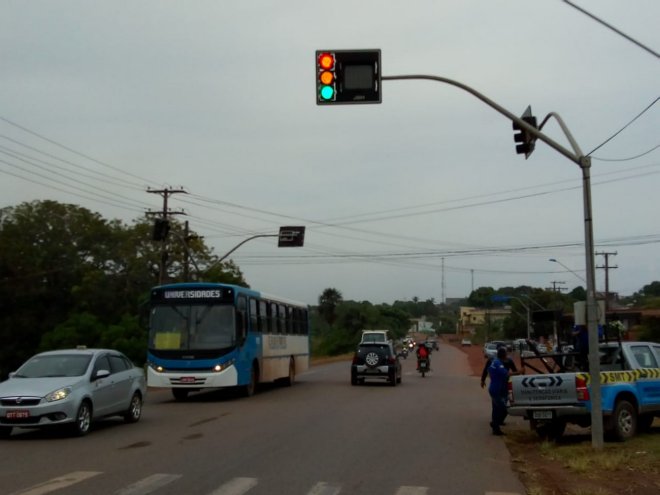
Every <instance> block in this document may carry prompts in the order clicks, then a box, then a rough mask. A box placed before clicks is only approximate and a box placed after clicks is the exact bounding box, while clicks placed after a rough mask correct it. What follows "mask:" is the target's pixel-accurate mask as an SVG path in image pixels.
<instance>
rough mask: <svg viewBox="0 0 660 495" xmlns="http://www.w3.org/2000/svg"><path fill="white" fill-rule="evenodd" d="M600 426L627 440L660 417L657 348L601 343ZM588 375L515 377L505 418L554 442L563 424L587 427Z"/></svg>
mask: <svg viewBox="0 0 660 495" xmlns="http://www.w3.org/2000/svg"><path fill="white" fill-rule="evenodd" d="M599 349H600V364H601V373H600V381H601V392H602V410H603V426H604V430H605V434H606V436H607V438H608V439H612V440H625V439H627V438H630V437H632V436H633V435H635V433H636V432H637V431H640V430H647V429H649V428H650V426H651V424H652V423H653V419H654V417H655V416H658V417H660V344H659V343H653V342H620V343H617V342H609V343H603V344H600V348H599ZM590 385H591V377H590V376H589V373H585V372H573V373H549V374H535V375H526V374H525V375H516V376H512V377H511V379H510V380H509V414H511V415H514V416H523V417H524V418H525V419H527V420H529V421H530V426H531V427H532V429H533V430H535V431H536V432H537V433H538V434H539V435H540V436H541V437H550V438H558V437H560V436H561V435H562V434H563V433H564V429H565V428H566V424H567V423H575V424H578V425H580V426H584V427H587V426H589V425H590V423H591V400H590Z"/></svg>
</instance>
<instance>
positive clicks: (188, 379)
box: [181, 376, 195, 383]
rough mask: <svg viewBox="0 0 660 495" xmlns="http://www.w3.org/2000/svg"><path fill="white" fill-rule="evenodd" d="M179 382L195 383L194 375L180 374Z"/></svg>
mask: <svg viewBox="0 0 660 495" xmlns="http://www.w3.org/2000/svg"><path fill="white" fill-rule="evenodd" d="M181 383H195V377H194V376H182V377H181Z"/></svg>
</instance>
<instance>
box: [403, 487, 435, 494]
mask: <svg viewBox="0 0 660 495" xmlns="http://www.w3.org/2000/svg"><path fill="white" fill-rule="evenodd" d="M428 492H429V489H428V488H427V487H425V486H400V487H399V489H398V490H397V491H396V495H426V494H427V493H428Z"/></svg>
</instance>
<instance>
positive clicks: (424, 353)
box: [417, 344, 431, 370]
mask: <svg viewBox="0 0 660 495" xmlns="http://www.w3.org/2000/svg"><path fill="white" fill-rule="evenodd" d="M430 356H431V352H430V351H429V348H428V347H426V344H419V345H418V346H417V369H418V370H419V362H420V361H421V360H423V359H426V368H427V369H429V370H430V369H431V358H430Z"/></svg>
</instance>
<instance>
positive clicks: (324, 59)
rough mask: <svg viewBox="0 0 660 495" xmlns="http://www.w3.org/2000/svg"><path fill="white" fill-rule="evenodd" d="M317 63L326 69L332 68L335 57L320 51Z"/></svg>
mask: <svg viewBox="0 0 660 495" xmlns="http://www.w3.org/2000/svg"><path fill="white" fill-rule="evenodd" d="M319 65H320V66H321V68H323V69H326V70H328V69H332V68H333V67H334V65H335V57H333V56H332V55H331V54H330V53H322V54H321V56H320V57H319Z"/></svg>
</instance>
